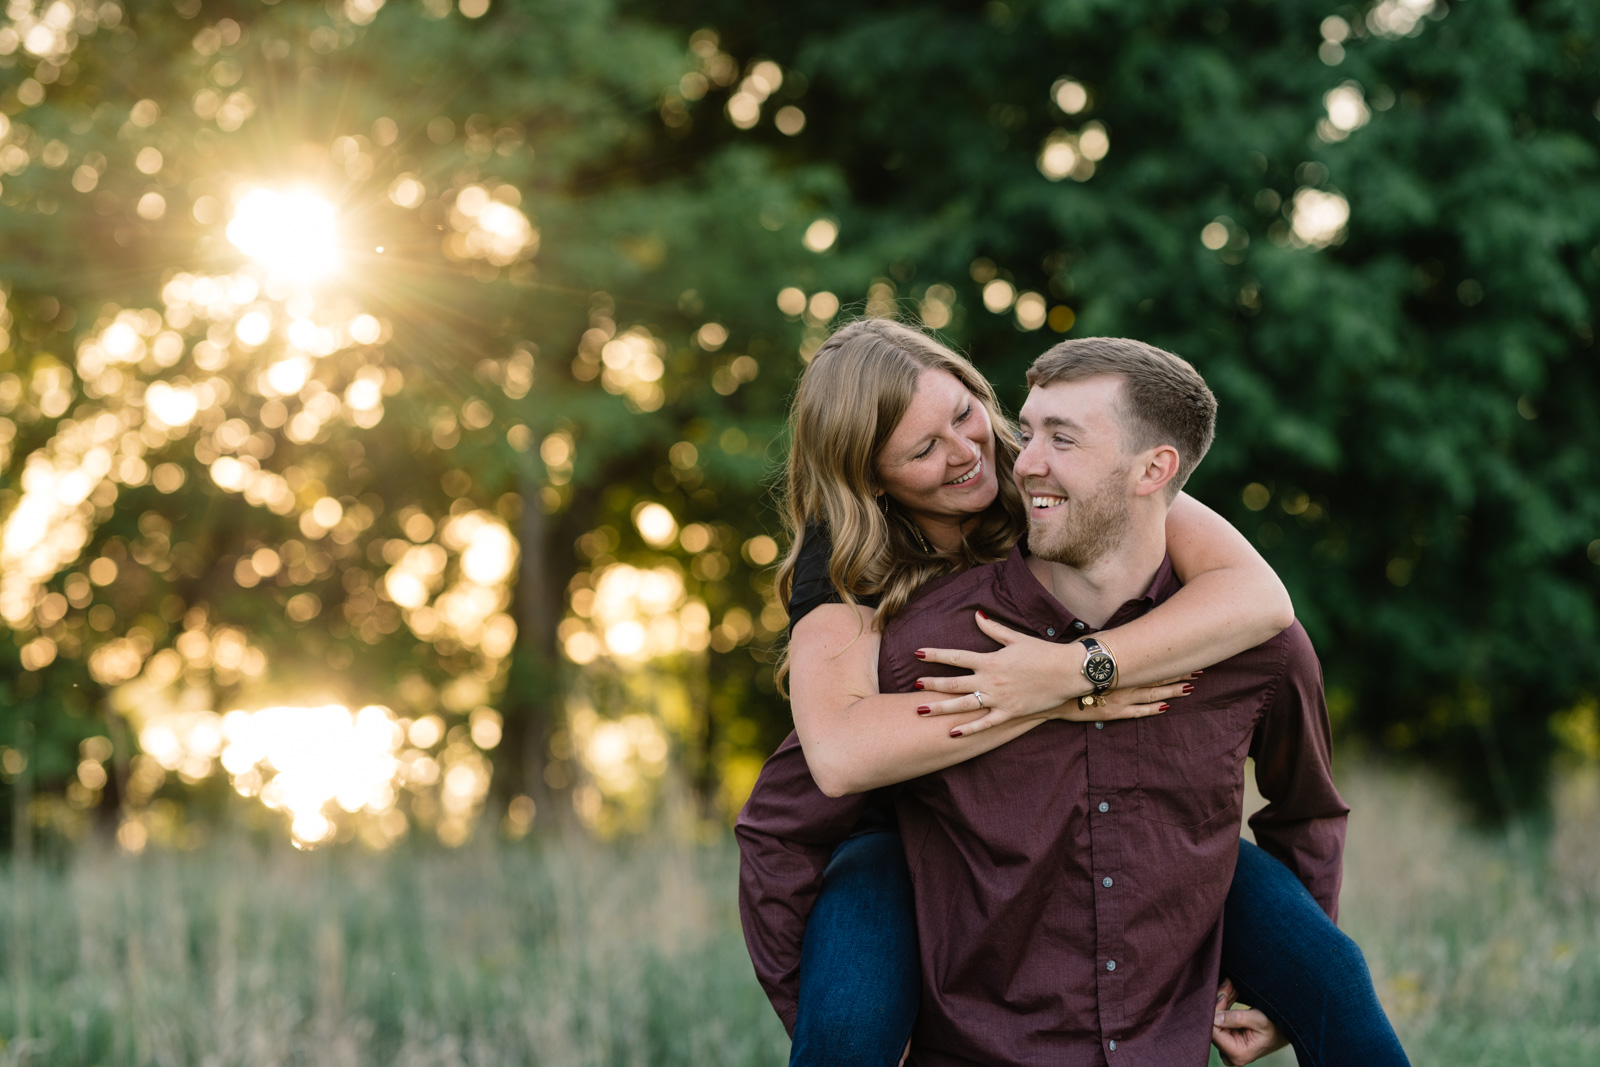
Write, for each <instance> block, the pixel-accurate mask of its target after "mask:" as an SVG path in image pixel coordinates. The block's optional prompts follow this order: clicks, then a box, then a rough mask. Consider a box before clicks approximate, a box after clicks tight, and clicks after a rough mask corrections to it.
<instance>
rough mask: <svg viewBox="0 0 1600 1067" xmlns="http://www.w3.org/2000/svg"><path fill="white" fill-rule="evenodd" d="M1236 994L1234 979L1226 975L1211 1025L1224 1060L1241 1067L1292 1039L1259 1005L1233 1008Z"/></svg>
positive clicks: (1213, 1040) (1214, 1038)
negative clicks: (1239, 1009)
mask: <svg viewBox="0 0 1600 1067" xmlns="http://www.w3.org/2000/svg"><path fill="white" fill-rule="evenodd" d="M1234 998H1235V993H1234V989H1233V982H1232V981H1231V980H1230V979H1227V978H1224V979H1223V980H1222V985H1220V986H1218V987H1217V1014H1216V1018H1215V1020H1213V1022H1212V1026H1211V1043H1212V1044H1213V1045H1216V1046H1217V1051H1218V1052H1220V1053H1222V1062H1223V1063H1226V1064H1228V1067H1242V1065H1243V1064H1246V1063H1254V1062H1255V1061H1256V1060H1259V1059H1260V1058H1261V1057H1262V1056H1265V1055H1267V1054H1269V1053H1273V1052H1276V1051H1278V1050H1279V1049H1280V1048H1282V1047H1283V1046H1285V1045H1287V1044H1288V1043H1289V1039H1288V1038H1286V1037H1284V1036H1283V1035H1282V1034H1280V1033H1279V1032H1278V1028H1277V1027H1276V1026H1273V1025H1272V1020H1271V1019H1269V1018H1267V1017H1266V1016H1265V1015H1263V1014H1262V1013H1261V1012H1259V1011H1257V1010H1256V1009H1254V1008H1249V1009H1246V1010H1244V1011H1235V1010H1231V1009H1232V1008H1233V1002H1234Z"/></svg>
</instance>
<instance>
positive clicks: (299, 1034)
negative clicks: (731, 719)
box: [0, 841, 787, 1067]
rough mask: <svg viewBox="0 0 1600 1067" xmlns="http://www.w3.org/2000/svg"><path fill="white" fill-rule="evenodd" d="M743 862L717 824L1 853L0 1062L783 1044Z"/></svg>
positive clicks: (647, 1051)
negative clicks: (128, 852)
mask: <svg viewBox="0 0 1600 1067" xmlns="http://www.w3.org/2000/svg"><path fill="white" fill-rule="evenodd" d="M735 876H736V865H735V857H734V855H733V854H732V852H731V850H730V849H729V848H728V847H727V846H726V844H723V845H721V846H718V847H711V848H698V847H690V846H679V847H667V846H652V845H646V844H635V845H633V846H628V847H619V848H606V847H602V846H598V845H594V844H591V843H588V842H583V841H576V842H566V843H555V842H547V843H544V844H542V845H520V846H509V845H503V844H495V843H484V844H480V845H477V846H469V847H466V848H463V849H460V850H456V851H449V852H447V851H444V850H442V849H439V848H415V849H403V850H400V851H397V852H393V853H388V854H382V855H371V854H364V853H361V852H358V851H353V850H346V851H330V852H323V853H314V854H310V855H300V854H295V853H293V852H292V851H289V850H288V849H287V848H271V849H262V848H260V847H259V846H256V847H252V846H250V845H249V844H247V843H245V842H243V841H233V842H228V843H226V844H222V845H218V846H213V847H212V848H211V849H209V850H206V851H201V852H195V853H180V854H172V853H166V854H147V855H143V856H138V857H128V856H121V855H118V854H116V853H113V852H107V851H101V850H95V849H84V850H82V851H80V852H78V853H77V854H75V855H73V856H71V857H70V858H69V859H68V860H67V862H66V863H65V865H64V866H60V867H57V868H47V867H44V866H41V865H35V866H34V867H33V868H32V869H31V870H29V871H26V872H24V871H22V870H20V869H17V868H13V869H11V870H10V871H9V872H8V888H9V889H10V899H9V901H8V904H9V910H10V912H11V920H12V921H11V922H10V924H8V926H7V928H6V931H5V938H4V945H3V955H4V958H5V959H6V960H7V961H8V963H9V966H8V968H7V969H6V973H5V977H4V983H5V987H4V990H3V992H0V1034H3V1035H4V1036H5V1037H6V1038H7V1039H8V1043H7V1045H6V1047H5V1048H4V1049H3V1050H0V1064H22V1063H28V1064H83V1065H90V1064H101V1065H107V1067H109V1065H113V1064H115V1065H124V1064H126V1065H135V1064H137V1065H146V1064H149V1065H190V1064H193V1065H209V1064H216V1065H219V1067H221V1065H228V1067H234V1065H241V1067H242V1065H262V1067H266V1065H269V1064H270V1065H275V1067H281V1065H287V1064H305V1065H315V1067H324V1065H325V1067H356V1065H365V1064H372V1065H385V1067H388V1065H398V1067H433V1065H439V1067H446V1065H450V1067H454V1065H468V1064H472V1065H480V1064H481V1065H490V1064H493V1065H495V1067H502V1065H511V1064H553V1065H567V1064H572V1065H588V1064H595V1065H602V1064H603V1065H625V1064H626V1065H656V1064H662V1065H670V1064H683V1065H742V1064H771V1063H779V1062H782V1060H783V1058H784V1056H785V1054H786V1053H785V1049H786V1047H787V1040H786V1038H785V1037H784V1034H783V1028H782V1027H781V1026H780V1025H779V1024H778V1022H777V1019H776V1018H775V1017H774V1016H773V1014H772V1011H771V1009H770V1008H769V1007H768V1005H767V1002H766V999H765V997H764V996H763V995H762V993H761V991H760V989H759V988H758V987H757V986H756V983H755V980H754V978H753V977H752V972H751V969H750V964H749V962H748V960H747V958H746V956H745V952H744V945H743V941H742V939H741V936H740V934H739V929H738V922H737V917H736V915H735V914H734V911H733V892H732V887H733V885H734V882H735Z"/></svg>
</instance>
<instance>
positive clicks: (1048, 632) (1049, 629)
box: [1044, 626, 1056, 637]
mask: <svg viewBox="0 0 1600 1067" xmlns="http://www.w3.org/2000/svg"><path fill="white" fill-rule="evenodd" d="M1044 635H1045V636H1046V637H1054V636H1055V635H1056V628H1055V627H1054V626H1046V627H1045V628H1044Z"/></svg>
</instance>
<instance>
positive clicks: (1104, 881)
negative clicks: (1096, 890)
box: [1100, 874, 1111, 889]
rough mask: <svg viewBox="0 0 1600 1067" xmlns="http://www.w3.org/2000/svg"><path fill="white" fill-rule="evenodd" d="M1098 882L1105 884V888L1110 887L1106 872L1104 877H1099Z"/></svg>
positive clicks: (1108, 876)
mask: <svg viewBox="0 0 1600 1067" xmlns="http://www.w3.org/2000/svg"><path fill="white" fill-rule="evenodd" d="M1100 884H1101V885H1103V886H1105V887H1106V888H1107V889H1110V888H1111V876H1110V875H1109V874H1108V875H1106V876H1105V877H1104V878H1102V879H1100Z"/></svg>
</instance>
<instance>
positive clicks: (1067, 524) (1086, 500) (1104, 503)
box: [1024, 471, 1133, 569]
mask: <svg viewBox="0 0 1600 1067" xmlns="http://www.w3.org/2000/svg"><path fill="white" fill-rule="evenodd" d="M1127 481H1128V474H1127V472H1126V471H1112V472H1111V473H1110V474H1108V475H1107V476H1106V477H1105V478H1103V479H1102V480H1101V482H1100V484H1099V485H1098V486H1096V487H1095V489H1094V491H1093V492H1092V493H1090V494H1089V495H1088V496H1074V497H1071V498H1069V499H1068V500H1067V502H1066V503H1065V504H1062V505H1058V507H1065V508H1068V509H1069V510H1068V513H1067V516H1066V520H1065V521H1064V522H1062V521H1052V522H1050V523H1049V524H1048V525H1046V524H1045V523H1044V522H1043V521H1042V520H1040V519H1037V518H1035V517H1034V516H1031V515H1030V516H1029V522H1028V550H1029V551H1030V552H1032V553H1033V554H1034V555H1035V556H1038V557H1039V558H1040V559H1043V560H1047V561H1049V562H1051V563H1060V564H1064V565H1065V566H1068V567H1073V568H1076V569H1081V568H1084V567H1087V566H1089V565H1090V564H1091V563H1093V562H1095V561H1096V560H1098V559H1102V558H1103V557H1105V556H1107V555H1110V554H1111V552H1112V550H1113V549H1115V548H1116V547H1117V545H1119V544H1121V543H1122V539H1123V537H1124V535H1125V534H1126V533H1127V530H1128V524H1129V522H1130V520H1131V517H1132V512H1133V509H1132V507H1131V506H1130V505H1129V502H1128V489H1127ZM1024 495H1026V491H1024Z"/></svg>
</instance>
